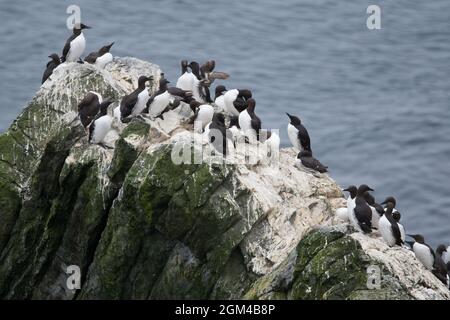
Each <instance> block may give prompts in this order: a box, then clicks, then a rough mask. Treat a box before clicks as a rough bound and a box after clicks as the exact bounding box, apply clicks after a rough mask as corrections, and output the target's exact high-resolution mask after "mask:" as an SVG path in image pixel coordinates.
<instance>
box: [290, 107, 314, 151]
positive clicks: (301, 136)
mask: <svg viewBox="0 0 450 320" xmlns="http://www.w3.org/2000/svg"><path fill="white" fill-rule="evenodd" d="M286 114H287V116H288V117H289V119H290V122H289V124H288V126H287V132H288V136H289V140H290V141H291V143H292V145H293V146H294V148H296V149H297V150H298V151H302V150H311V140H310V138H309V134H308V130H306V128H305V127H304V126H303V125H302V122H301V120H300V118H298V117H296V116H292V115H290V114H289V113H287V112H286Z"/></svg>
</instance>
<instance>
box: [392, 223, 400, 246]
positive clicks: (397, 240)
mask: <svg viewBox="0 0 450 320" xmlns="http://www.w3.org/2000/svg"><path fill="white" fill-rule="evenodd" d="M389 222H391V221H389ZM391 230H392V234H393V235H394V239H395V244H396V245H398V246H401V245H402V244H403V240H402V233H401V232H400V228H399V226H398V224H397V222H396V221H394V222H393V223H392V222H391Z"/></svg>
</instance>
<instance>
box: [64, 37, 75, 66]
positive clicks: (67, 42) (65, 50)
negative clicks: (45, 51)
mask: <svg viewBox="0 0 450 320" xmlns="http://www.w3.org/2000/svg"><path fill="white" fill-rule="evenodd" d="M75 38H76V35H74V34H73V35H71V36H70V37H69V39H67V41H66V44H65V45H64V48H63V52H62V56H61V61H62V62H64V61H66V56H67V54H68V53H69V50H70V43H71V42H72V40H73V39H75Z"/></svg>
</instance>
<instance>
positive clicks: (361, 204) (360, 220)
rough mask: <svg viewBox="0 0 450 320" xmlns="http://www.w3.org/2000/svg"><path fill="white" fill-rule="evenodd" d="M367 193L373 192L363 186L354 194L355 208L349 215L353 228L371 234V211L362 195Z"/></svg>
mask: <svg viewBox="0 0 450 320" xmlns="http://www.w3.org/2000/svg"><path fill="white" fill-rule="evenodd" d="M367 191H374V190H373V189H371V188H370V187H369V186H367V185H365V184H363V185H360V186H359V188H358V191H357V192H356V198H355V208H354V209H353V212H352V213H351V214H350V221H351V222H352V224H353V226H354V227H355V228H356V229H357V230H358V231H362V232H364V233H370V232H372V210H371V209H370V207H369V205H368V204H367V202H366V200H365V199H364V193H365V192H367Z"/></svg>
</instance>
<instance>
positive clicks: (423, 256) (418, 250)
mask: <svg viewBox="0 0 450 320" xmlns="http://www.w3.org/2000/svg"><path fill="white" fill-rule="evenodd" d="M408 236H409V237H411V238H413V239H414V242H413V243H412V245H411V246H412V249H413V251H414V254H415V255H416V258H417V259H418V260H419V261H420V262H421V263H422V264H423V265H424V266H425V268H427V269H428V270H433V267H434V260H435V254H434V251H433V249H431V247H430V246H429V245H427V244H426V243H425V238H424V237H423V236H422V235H420V234H408Z"/></svg>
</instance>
